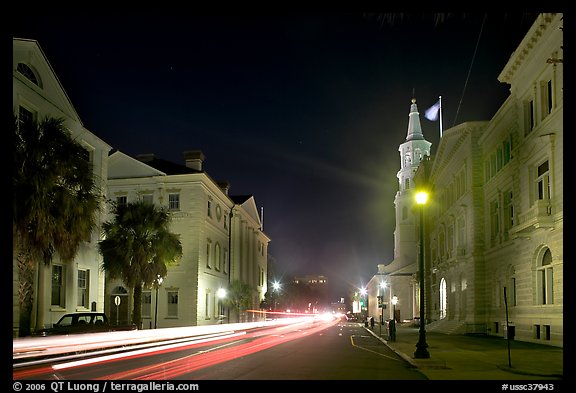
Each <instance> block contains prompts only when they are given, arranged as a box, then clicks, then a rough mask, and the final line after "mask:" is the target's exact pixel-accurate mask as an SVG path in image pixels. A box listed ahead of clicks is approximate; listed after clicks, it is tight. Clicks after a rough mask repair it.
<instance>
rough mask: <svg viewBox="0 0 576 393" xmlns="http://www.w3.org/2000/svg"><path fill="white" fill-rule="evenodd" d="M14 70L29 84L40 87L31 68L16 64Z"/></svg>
mask: <svg viewBox="0 0 576 393" xmlns="http://www.w3.org/2000/svg"><path fill="white" fill-rule="evenodd" d="M16 70H17V71H18V72H19V73H21V74H22V75H24V76H25V77H26V79H28V80H29V81H30V82H32V83H34V84H35V85H36V86H40V84H39V83H38V78H37V77H36V74H35V73H34V71H32V68H30V67H29V66H27V65H26V64H24V63H18V66H17V67H16Z"/></svg>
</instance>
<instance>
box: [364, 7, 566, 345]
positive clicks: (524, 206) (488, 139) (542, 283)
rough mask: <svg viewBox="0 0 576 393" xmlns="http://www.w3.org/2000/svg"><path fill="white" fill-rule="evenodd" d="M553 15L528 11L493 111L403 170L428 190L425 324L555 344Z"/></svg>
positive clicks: (558, 91) (558, 175) (558, 184)
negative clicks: (532, 15) (503, 96)
mask: <svg viewBox="0 0 576 393" xmlns="http://www.w3.org/2000/svg"><path fill="white" fill-rule="evenodd" d="M562 20H563V16H562V14H541V15H540V16H539V17H538V18H537V20H536V21H535V22H534V24H533V26H532V27H531V28H530V30H529V31H528V33H527V34H526V36H525V38H524V39H523V40H522V42H521V43H520V45H519V46H518V48H517V49H516V51H515V52H514V53H513V54H512V56H511V57H510V59H509V61H508V63H507V64H506V66H505V67H504V69H503V71H502V72H501V74H500V75H499V77H498V80H499V81H501V82H503V83H507V84H508V85H510V96H509V97H508V99H507V100H506V101H505V102H504V104H503V105H502V106H501V107H500V109H499V110H498V112H497V113H496V114H495V115H494V117H493V118H492V119H491V120H490V121H484V122H467V123H463V124H460V125H458V126H456V127H453V128H451V129H449V130H446V131H445V132H444V134H443V136H442V138H441V140H440V143H439V146H438V150H437V152H436V154H435V155H434V156H433V157H431V158H430V159H427V160H423V161H422V163H421V165H419V167H418V169H417V171H416V173H415V175H414V181H415V184H416V186H423V187H427V188H428V189H429V190H431V195H430V199H429V202H428V203H427V204H426V205H425V208H424V209H425V210H424V211H425V216H424V217H425V220H424V222H425V253H424V257H425V266H426V268H425V277H426V278H425V281H426V282H425V294H426V296H425V303H426V304H425V309H426V312H425V313H426V315H425V317H426V320H427V321H428V323H429V324H430V325H429V326H428V329H434V330H438V331H443V332H446V333H485V334H490V335H495V336H502V337H508V338H514V339H517V340H522V341H530V342H535V343H543V344H548V345H554V346H563V183H562V177H563V61H562V59H563V32H562ZM386 267H388V266H386ZM380 270H381V269H380V266H379V273H380ZM384 270H386V269H384ZM376 277H378V275H377V276H375V277H374V278H373V280H374V281H375V282H377V281H378V279H377V278H376ZM415 292H416V291H415ZM374 302H375V301H374ZM415 302H416V301H415Z"/></svg>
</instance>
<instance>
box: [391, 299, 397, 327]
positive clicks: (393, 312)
mask: <svg viewBox="0 0 576 393" xmlns="http://www.w3.org/2000/svg"><path fill="white" fill-rule="evenodd" d="M396 304H398V296H396V295H394V296H392V315H393V317H392V319H394V321H395V322H397V321H396Z"/></svg>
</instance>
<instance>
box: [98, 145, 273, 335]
mask: <svg viewBox="0 0 576 393" xmlns="http://www.w3.org/2000/svg"><path fill="white" fill-rule="evenodd" d="M183 156H184V157H183V158H184V162H185V164H184V165H181V164H176V163H172V162H169V161H166V160H163V159H160V158H158V157H155V156H154V155H153V154H145V155H139V156H137V157H136V158H133V157H130V156H128V155H126V154H124V153H122V152H119V151H116V152H114V153H113V154H111V156H110V162H109V171H108V198H109V199H110V200H111V201H113V202H116V203H126V202H134V201H138V200H142V201H149V202H150V203H154V204H157V205H159V206H163V207H166V208H167V209H168V210H169V212H170V215H171V219H172V221H171V228H170V231H171V232H173V233H176V234H178V235H180V241H181V243H182V248H183V257H182V259H181V260H180V261H179V263H178V264H177V265H175V266H170V267H169V268H168V274H167V276H166V277H165V278H164V280H163V281H162V282H161V283H159V285H157V286H155V287H152V288H145V289H144V291H143V304H142V320H143V326H142V327H143V328H152V327H159V328H160V327H177V326H195V325H208V324H214V323H220V322H221V321H222V320H223V321H224V322H227V321H228V320H229V321H231V322H237V321H239V320H241V321H249V320H252V319H257V318H258V316H257V315H256V314H245V313H244V312H243V313H242V315H236V314H235V310H230V309H227V308H225V307H224V302H223V300H222V299H221V298H220V297H219V289H221V288H222V289H225V290H227V289H228V287H229V284H230V282H231V281H234V280H240V281H241V282H243V283H245V284H248V285H249V286H250V287H251V288H252V289H253V292H252V308H253V309H258V308H259V304H260V302H261V301H262V300H263V299H264V295H265V293H266V291H267V285H268V284H267V258H268V243H269V241H270V239H269V238H268V237H267V236H266V234H265V233H264V232H263V231H262V222H261V218H260V215H259V214H258V209H257V207H256V202H255V199H254V197H253V196H250V195H247V196H232V195H229V194H228V191H229V188H230V185H229V184H228V183H227V182H216V181H215V180H213V179H212V178H211V177H210V176H209V175H208V173H207V172H206V171H205V170H204V160H205V158H206V157H205V156H204V154H203V153H202V152H201V151H186V152H184V153H183ZM116 296H119V297H120V298H121V301H120V305H119V306H116V304H115V302H114V300H115V299H116ZM106 298H107V301H106V307H107V311H109V313H110V315H112V316H113V317H114V316H115V315H116V313H118V314H119V315H120V316H119V318H120V322H122V321H127V320H128V318H129V313H130V311H131V310H132V296H131V294H130V293H129V290H128V288H126V287H125V286H124V285H123V284H122V282H119V281H118V280H109V281H107V285H106ZM123 305H125V306H124V307H123ZM117 308H119V309H117Z"/></svg>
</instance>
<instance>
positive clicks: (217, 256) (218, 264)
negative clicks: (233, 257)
mask: <svg viewBox="0 0 576 393" xmlns="http://www.w3.org/2000/svg"><path fill="white" fill-rule="evenodd" d="M221 256H222V250H221V249H220V243H218V242H216V245H215V246H214V268H215V269H216V270H218V271H220V270H221V269H222V258H221Z"/></svg>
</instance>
